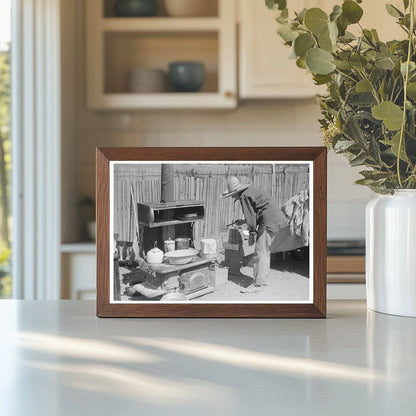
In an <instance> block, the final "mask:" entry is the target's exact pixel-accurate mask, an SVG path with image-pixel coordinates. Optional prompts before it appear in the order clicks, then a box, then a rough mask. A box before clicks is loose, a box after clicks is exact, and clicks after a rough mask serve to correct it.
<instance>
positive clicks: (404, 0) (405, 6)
mask: <svg viewBox="0 0 416 416" xmlns="http://www.w3.org/2000/svg"><path fill="white" fill-rule="evenodd" d="M403 6H404V9H405V10H406V9H407V8H408V7H409V0H403Z"/></svg>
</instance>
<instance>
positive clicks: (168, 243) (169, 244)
mask: <svg viewBox="0 0 416 416" xmlns="http://www.w3.org/2000/svg"><path fill="white" fill-rule="evenodd" d="M164 245H165V253H168V252H169V251H173V250H175V241H173V240H172V239H170V238H169V240H165V242H164Z"/></svg>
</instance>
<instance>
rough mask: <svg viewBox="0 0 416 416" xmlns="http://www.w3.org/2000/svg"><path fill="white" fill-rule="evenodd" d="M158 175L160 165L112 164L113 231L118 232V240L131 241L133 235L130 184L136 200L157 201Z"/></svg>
mask: <svg viewBox="0 0 416 416" xmlns="http://www.w3.org/2000/svg"><path fill="white" fill-rule="evenodd" d="M160 175H161V165H139V164H123V165H115V166H114V233H118V234H119V239H120V240H127V241H131V240H132V239H133V235H134V214H133V211H132V209H131V195H130V189H131V186H133V194H134V198H135V200H136V202H158V201H160V189H161V185H160ZM129 225H130V229H129Z"/></svg>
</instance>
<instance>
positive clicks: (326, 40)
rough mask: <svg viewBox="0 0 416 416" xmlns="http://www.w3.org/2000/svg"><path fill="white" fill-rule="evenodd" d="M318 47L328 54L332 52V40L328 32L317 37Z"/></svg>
mask: <svg viewBox="0 0 416 416" xmlns="http://www.w3.org/2000/svg"><path fill="white" fill-rule="evenodd" d="M318 45H319V47H320V48H321V49H323V50H325V51H328V52H333V50H334V46H335V45H334V44H333V43H332V40H331V38H330V36H329V33H328V32H325V33H321V34H319V35H318Z"/></svg>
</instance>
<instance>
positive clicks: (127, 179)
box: [114, 164, 309, 240]
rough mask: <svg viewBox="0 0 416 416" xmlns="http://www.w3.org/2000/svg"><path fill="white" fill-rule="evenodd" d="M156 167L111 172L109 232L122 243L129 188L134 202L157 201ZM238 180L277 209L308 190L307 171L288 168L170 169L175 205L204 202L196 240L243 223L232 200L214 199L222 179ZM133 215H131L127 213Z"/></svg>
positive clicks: (302, 167)
mask: <svg viewBox="0 0 416 416" xmlns="http://www.w3.org/2000/svg"><path fill="white" fill-rule="evenodd" d="M160 173H161V166H160V165H130V164H126V165H116V166H115V169H114V176H115V180H114V186H115V198H114V208H115V214H114V215H115V221H114V232H115V233H119V234H120V239H121V240H129V239H130V238H131V237H132V236H133V225H134V223H133V217H132V219H131V229H130V231H129V229H128V228H129V215H130V185H133V189H134V194H135V198H136V200H137V202H155V201H159V200H160ZM230 175H235V176H237V177H238V178H239V179H240V181H241V183H250V184H253V185H254V186H256V187H260V188H262V189H264V190H265V191H266V192H269V193H271V195H272V196H273V198H274V199H275V200H276V202H277V204H278V205H279V206H282V205H283V204H284V203H285V202H286V201H287V200H288V199H290V198H291V197H292V196H294V195H296V194H297V193H298V192H300V191H303V190H305V189H308V186H309V166H308V165H298V164H288V165H275V166H272V165H252V164H251V165H210V164H208V165H188V164H176V165H175V178H174V185H175V199H177V200H181V199H197V200H201V201H205V209H206V220H205V221H201V222H197V223H196V225H195V238H196V239H197V240H198V239H199V238H201V237H216V238H218V237H219V236H220V235H221V234H222V233H224V232H225V231H226V229H225V226H226V225H227V224H230V223H231V222H233V221H234V220H235V219H237V218H244V217H243V213H242V211H241V207H240V204H234V203H233V200H232V198H227V199H221V200H220V199H219V197H220V195H221V193H222V191H223V190H224V189H226V186H227V178H228V176H230ZM131 215H132V213H131Z"/></svg>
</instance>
